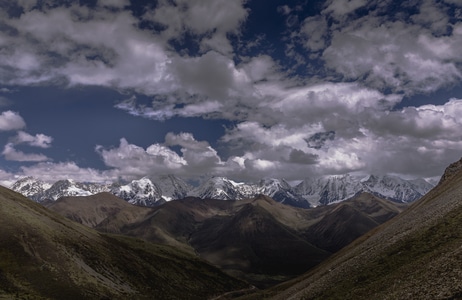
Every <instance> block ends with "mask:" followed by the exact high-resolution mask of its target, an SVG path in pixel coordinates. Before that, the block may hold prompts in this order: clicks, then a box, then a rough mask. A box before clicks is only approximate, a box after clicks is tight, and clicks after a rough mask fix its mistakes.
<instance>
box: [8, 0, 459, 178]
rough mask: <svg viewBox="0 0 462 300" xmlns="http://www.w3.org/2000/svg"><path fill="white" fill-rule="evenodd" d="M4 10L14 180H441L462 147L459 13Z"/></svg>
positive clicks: (127, 6) (23, 6) (70, 4)
mask: <svg viewBox="0 0 462 300" xmlns="http://www.w3.org/2000/svg"><path fill="white" fill-rule="evenodd" d="M0 6H1V8H2V10H1V12H0V14H1V20H2V21H1V22H0V49H1V51H0V110H1V111H0V144H1V145H0V146H3V151H2V153H1V156H0V181H1V182H3V183H4V184H8V183H10V182H12V181H14V180H15V179H16V178H18V177H20V176H28V175H31V176H37V177H40V178H42V179H43V180H47V181H54V180H58V179H62V178H73V179H76V180H82V181H83V180H85V181H113V180H116V179H117V178H123V179H126V180H130V179H137V178H139V177H142V176H146V175H156V174H157V175H158V174H166V173H171V174H175V175H177V176H180V177H183V178H185V179H194V180H201V179H202V178H205V177H207V176H212V175H219V176H228V177H230V178H232V179H234V180H237V181H256V180H258V179H260V178H268V177H284V178H286V179H288V180H300V179H303V178H304V177H308V176H321V175H333V174H345V173H358V174H368V173H381V174H396V175H400V176H404V177H427V178H429V177H438V176H439V175H441V172H442V171H443V169H444V167H445V166H446V165H447V164H449V163H450V162H452V161H454V160H457V159H459V158H460V156H461V153H462V130H461V129H462V128H461V127H462V121H461V118H460V116H461V114H462V100H461V99H462V85H461V79H462V67H461V66H462V54H461V52H460V49H459V48H460V45H461V44H462V22H461V21H462V20H461V16H462V4H461V3H460V1H456V0H442V1H433V0H425V1H420V2H412V3H411V2H410V1H405V2H403V1H385V2H384V1H365V0H352V1H340V0H339V1H336V0H330V1H295V0H294V1H252V0H251V1H241V0H233V1H228V0H213V1H212V0H202V1H193V2H191V1H187V0H174V1H167V0H160V1H156V2H152V1H141V0H137V1H130V0H116V1H109V0H97V1H96V0H94V1H80V2H79V3H76V2H75V1H54V0H50V1H47V2H43V1H28V2H25V3H15V2H3V3H1V4H0ZM326 134H329V136H331V137H332V138H330V139H328V140H326V141H316V138H318V137H323V136H326ZM313 143H314V144H316V145H321V146H319V147H312V146H311V145H312V144H313Z"/></svg>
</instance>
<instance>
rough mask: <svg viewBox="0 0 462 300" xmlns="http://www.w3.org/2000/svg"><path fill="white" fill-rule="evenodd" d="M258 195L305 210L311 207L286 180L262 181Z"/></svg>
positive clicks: (272, 179)
mask: <svg viewBox="0 0 462 300" xmlns="http://www.w3.org/2000/svg"><path fill="white" fill-rule="evenodd" d="M257 193H258V194H262V195H266V196H268V197H271V198H272V199H274V200H276V201H277V202H280V203H283V204H287V205H291V206H295V207H303V208H308V207H310V204H309V202H307V201H306V200H305V199H304V198H303V197H301V196H300V195H299V194H298V193H297V192H296V191H295V190H294V188H292V187H291V186H290V185H289V183H288V182H287V181H285V180H284V179H274V178H270V179H262V180H261V181H260V182H259V184H258V189H257Z"/></svg>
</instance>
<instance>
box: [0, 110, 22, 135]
mask: <svg viewBox="0 0 462 300" xmlns="http://www.w3.org/2000/svg"><path fill="white" fill-rule="evenodd" d="M24 127H26V122H24V119H23V118H22V117H21V116H20V115H19V114H18V113H17V112H13V111H11V110H7V111H4V112H2V113H1V114H0V131H10V130H18V129H22V128H24Z"/></svg>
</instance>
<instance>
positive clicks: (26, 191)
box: [11, 176, 51, 200]
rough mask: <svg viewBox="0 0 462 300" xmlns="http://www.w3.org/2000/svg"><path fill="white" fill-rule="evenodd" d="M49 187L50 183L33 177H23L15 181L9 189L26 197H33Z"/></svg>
mask: <svg viewBox="0 0 462 300" xmlns="http://www.w3.org/2000/svg"><path fill="white" fill-rule="evenodd" d="M50 187H51V184H49V183H46V182H44V181H41V180H39V179H37V178H34V177H31V176H29V177H24V178H21V179H19V180H18V181H16V182H15V183H14V184H13V185H12V186H11V189H12V190H13V191H15V192H18V193H20V194H22V195H24V196H26V197H29V198H31V199H32V198H33V197H34V196H35V195H38V194H42V193H44V192H45V191H46V190H47V189H49V188H50ZM33 200H36V199H33Z"/></svg>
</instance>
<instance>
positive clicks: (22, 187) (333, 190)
mask: <svg viewBox="0 0 462 300" xmlns="http://www.w3.org/2000/svg"><path fill="white" fill-rule="evenodd" d="M432 187H433V185H432V184H430V183H428V182H427V181H425V180H424V179H415V180H404V179H401V178H399V177H396V176H388V175H385V176H376V175H370V176H367V177H357V176H352V175H348V174H347V175H343V176H325V177H320V178H307V179H305V180H304V181H302V182H301V183H299V184H298V185H296V186H295V187H292V186H291V185H290V184H289V183H288V182H287V181H285V180H284V179H276V178H267V179H262V180H260V181H259V182H258V183H244V182H236V181H233V180H231V179H228V178H225V177H212V178H209V179H208V180H205V181H204V182H203V183H202V184H201V185H200V186H198V187H195V188H193V187H192V186H191V185H189V184H187V183H186V182H185V181H183V180H182V179H180V178H178V177H176V176H173V175H165V176H158V177H155V178H148V177H144V178H141V179H139V180H133V181H131V182H130V183H128V184H118V183H114V184H112V185H107V184H95V183H79V182H74V181H72V180H60V181H58V182H56V183H54V184H53V185H50V184H47V183H44V182H42V181H40V180H38V179H34V178H31V177H27V178H24V179H21V180H18V181H17V182H16V183H15V184H14V185H13V186H12V189H13V190H15V191H17V192H20V193H22V194H23V195H25V196H27V197H29V198H31V199H33V200H35V201H37V202H44V201H49V200H51V201H55V200H57V199H58V198H60V197H65V196H88V195H94V194H96V193H99V192H111V193H112V194H114V195H116V196H118V197H120V198H122V199H124V200H126V201H128V202H129V203H131V204H135V205H141V206H148V207H154V206H157V205H160V204H162V203H165V202H166V201H170V200H174V199H182V198H184V197H186V196H192V197H198V198H202V199H219V200H242V199H247V198H253V197H255V196H257V195H259V194H263V195H266V196H269V197H271V198H273V199H274V200H276V201H278V202H280V203H283V204H286V205H291V206H295V207H303V208H308V207H311V206H320V205H328V204H332V203H336V202H341V201H344V200H346V199H349V198H352V197H354V196H355V195H357V194H360V193H362V192H367V193H371V194H373V195H376V196H378V197H380V198H386V199H389V200H392V201H395V202H403V203H409V202H412V201H415V200H417V199H419V198H420V197H422V196H423V195H424V194H425V193H427V192H428V191H429V190H430V189H431V188H432Z"/></svg>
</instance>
